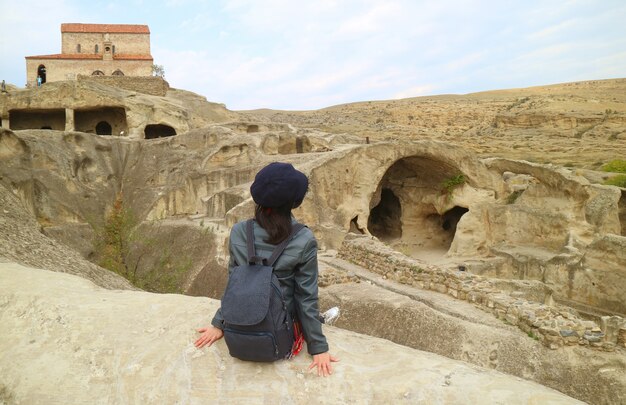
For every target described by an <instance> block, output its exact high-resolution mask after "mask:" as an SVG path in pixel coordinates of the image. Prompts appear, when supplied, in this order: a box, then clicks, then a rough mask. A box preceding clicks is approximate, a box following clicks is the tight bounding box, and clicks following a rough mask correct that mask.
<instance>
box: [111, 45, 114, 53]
mask: <svg viewBox="0 0 626 405" xmlns="http://www.w3.org/2000/svg"><path fill="white" fill-rule="evenodd" d="M111 48H112V53H115V45H113V46H112V47H111Z"/></svg>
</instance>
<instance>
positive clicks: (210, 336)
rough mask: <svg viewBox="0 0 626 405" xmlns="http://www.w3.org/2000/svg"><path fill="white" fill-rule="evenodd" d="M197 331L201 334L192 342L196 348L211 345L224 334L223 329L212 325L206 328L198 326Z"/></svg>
mask: <svg viewBox="0 0 626 405" xmlns="http://www.w3.org/2000/svg"><path fill="white" fill-rule="evenodd" d="M198 332H200V333H202V335H201V336H200V337H199V338H198V340H196V342H195V343H194V344H195V345H196V347H197V348H198V349H200V348H202V347H204V346H206V345H208V346H211V345H212V344H213V343H215V342H217V341H218V340H220V339H221V338H222V336H224V331H223V330H221V329H220V328H216V327H215V326H212V325H211V326H209V327H208V328H200V329H198Z"/></svg>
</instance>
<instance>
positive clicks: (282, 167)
mask: <svg viewBox="0 0 626 405" xmlns="http://www.w3.org/2000/svg"><path fill="white" fill-rule="evenodd" d="M308 187H309V180H308V179H307V178H306V175H305V174H304V173H302V172H300V171H298V170H296V169H295V168H294V167H293V166H292V165H291V164H290V163H280V162H274V163H270V164H269V165H267V166H265V167H264V168H263V169H261V170H260V171H259V172H258V173H257V175H256V177H255V178H254V182H253V183H252V185H251V186H250V194H252V199H253V200H254V202H255V203H257V204H258V205H260V206H262V207H282V206H284V205H287V204H290V205H291V208H297V207H299V206H300V204H302V200H304V195H305V194H306V191H307V189H308Z"/></svg>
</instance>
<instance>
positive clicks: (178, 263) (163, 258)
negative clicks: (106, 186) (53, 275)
mask: <svg viewBox="0 0 626 405" xmlns="http://www.w3.org/2000/svg"><path fill="white" fill-rule="evenodd" d="M138 227H139V222H138V221H137V219H136V217H135V215H134V214H133V212H132V211H131V210H130V209H129V208H127V207H126V206H125V204H124V201H123V198H122V194H121V193H119V194H118V195H117V197H116V199H115V202H114V204H113V209H112V210H111V212H110V213H109V214H108V215H107V216H106V217H105V220H104V224H103V225H102V226H99V227H96V232H95V242H94V248H95V249H94V250H95V257H96V261H97V263H98V264H99V265H100V266H102V267H104V268H106V269H108V270H111V271H113V272H114V273H117V274H119V275H120V276H122V277H124V278H126V279H127V280H128V281H130V282H131V283H132V284H133V285H135V286H137V287H139V288H142V289H144V290H147V291H152V292H159V293H181V292H182V291H181V285H180V280H181V277H182V276H183V275H184V274H185V273H187V272H188V271H189V269H191V266H192V263H191V260H190V259H189V258H188V257H187V256H185V255H182V254H181V253H180V252H173V251H172V249H171V248H170V247H168V246H165V247H164V246H162V244H159V243H158V242H157V239H156V238H153V237H149V236H146V235H144V234H141V233H140V232H139V231H138ZM149 258H153V259H156V264H155V265H154V266H149V268H148V269H147V270H142V271H140V268H141V267H142V262H144V261H145V260H147V259H149ZM144 267H145V266H144Z"/></svg>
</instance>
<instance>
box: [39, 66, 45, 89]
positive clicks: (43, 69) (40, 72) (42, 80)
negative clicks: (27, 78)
mask: <svg viewBox="0 0 626 405" xmlns="http://www.w3.org/2000/svg"><path fill="white" fill-rule="evenodd" d="M37 76H38V77H41V84H44V83H45V82H46V67H45V66H44V65H39V67H38V68H37Z"/></svg>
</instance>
